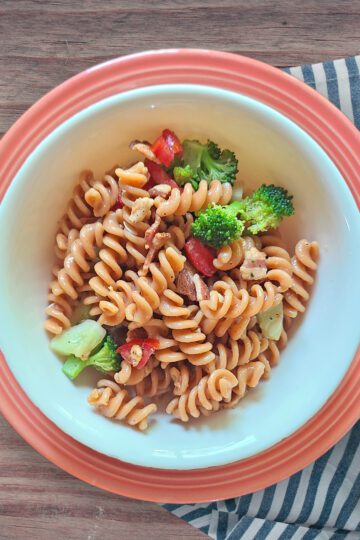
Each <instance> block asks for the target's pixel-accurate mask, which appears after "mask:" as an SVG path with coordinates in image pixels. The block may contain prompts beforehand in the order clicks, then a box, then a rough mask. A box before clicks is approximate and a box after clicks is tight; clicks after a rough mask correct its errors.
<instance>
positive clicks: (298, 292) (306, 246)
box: [284, 240, 319, 319]
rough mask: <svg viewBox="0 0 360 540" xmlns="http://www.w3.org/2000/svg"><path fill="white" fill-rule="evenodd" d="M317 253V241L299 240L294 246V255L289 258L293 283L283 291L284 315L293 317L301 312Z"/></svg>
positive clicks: (315, 265) (303, 309) (306, 297)
mask: <svg viewBox="0 0 360 540" xmlns="http://www.w3.org/2000/svg"><path fill="white" fill-rule="evenodd" d="M318 255H319V246H318V243H317V242H311V243H310V242H308V241H307V240H300V241H299V242H298V243H297V244H296V247H295V255H294V256H293V257H292V259H291V265H292V268H293V285H292V287H290V289H289V290H288V291H287V292H286V293H285V296H284V299H285V302H284V315H286V316H288V317H291V318H292V319H293V318H295V317H296V316H297V315H298V313H303V312H304V311H305V309H306V303H307V301H308V299H309V293H308V291H307V289H306V287H307V286H311V285H312V284H313V283H314V277H313V274H314V272H315V270H316V268H317V263H316V260H317V258H318Z"/></svg>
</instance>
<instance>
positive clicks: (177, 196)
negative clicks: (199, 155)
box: [157, 180, 232, 218]
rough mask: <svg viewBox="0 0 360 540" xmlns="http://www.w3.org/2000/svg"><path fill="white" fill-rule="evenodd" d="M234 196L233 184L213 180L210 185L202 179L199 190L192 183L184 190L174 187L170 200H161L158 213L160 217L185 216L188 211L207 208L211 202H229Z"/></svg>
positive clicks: (186, 185)
mask: <svg viewBox="0 0 360 540" xmlns="http://www.w3.org/2000/svg"><path fill="white" fill-rule="evenodd" d="M231 197H232V187H231V184H227V183H225V184H221V182H219V180H213V181H212V182H211V183H210V185H208V183H207V182H206V180H201V182H200V183H199V187H198V189H197V191H195V190H194V188H193V187H192V185H191V184H190V183H187V184H185V186H184V189H183V191H182V192H181V191H180V189H177V188H174V189H172V190H171V194H170V197H169V198H168V200H163V201H161V202H160V204H159V206H158V209H157V213H158V215H159V216H160V217H162V218H163V217H167V216H172V215H175V216H183V215H184V214H186V213H187V212H197V211H199V210H201V209H202V208H207V207H208V206H209V204H211V203H218V204H227V203H228V202H229V201H230V199H231Z"/></svg>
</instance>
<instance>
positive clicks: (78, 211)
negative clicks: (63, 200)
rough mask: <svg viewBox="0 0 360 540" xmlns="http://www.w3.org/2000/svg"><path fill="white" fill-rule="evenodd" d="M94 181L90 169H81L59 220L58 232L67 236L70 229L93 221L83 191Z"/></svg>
mask: <svg viewBox="0 0 360 540" xmlns="http://www.w3.org/2000/svg"><path fill="white" fill-rule="evenodd" d="M94 182H95V179H94V175H93V173H92V171H83V172H82V173H81V174H80V178H79V183H78V185H77V186H76V187H75V189H74V191H73V196H72V198H71V200H70V203H69V205H68V207H67V210H66V212H65V214H64V215H63V217H62V218H61V219H60V221H59V226H58V233H62V234H64V235H65V236H66V237H67V236H68V235H69V233H70V230H71V229H77V230H78V231H79V230H80V229H81V227H82V226H83V225H84V224H85V223H88V222H91V221H95V218H94V217H93V214H92V211H91V208H89V206H88V205H87V203H86V201H85V193H86V192H87V191H88V189H90V188H91V186H92V185H93V184H94Z"/></svg>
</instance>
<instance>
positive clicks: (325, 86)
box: [164, 56, 360, 540]
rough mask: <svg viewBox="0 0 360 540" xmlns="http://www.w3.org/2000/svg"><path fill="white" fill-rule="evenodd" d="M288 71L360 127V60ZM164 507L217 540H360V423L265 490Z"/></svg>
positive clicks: (336, 61) (296, 68) (328, 63)
mask: <svg viewBox="0 0 360 540" xmlns="http://www.w3.org/2000/svg"><path fill="white" fill-rule="evenodd" d="M285 71H287V72H288V73H290V74H291V75H294V76H295V77H297V78H298V79H300V80H302V81H304V82H305V83H306V84H309V85H310V86H311V87H312V88H315V89H316V90H317V91H318V92H320V93H321V94H322V95H323V96H325V97H326V98H328V99H329V100H330V101H331V102H332V103H334V105H336V106H337V107H338V108H339V109H341V110H342V111H343V113H345V114H346V116H348V118H350V120H351V121H352V122H354V123H355V125H356V126H357V127H358V128H360V75H359V73H360V56H356V57H353V58H346V59H341V60H335V61H334V62H324V63H322V64H314V65H305V66H302V67H295V68H288V69H286V70H285ZM164 507H165V508H166V509H167V510H170V511H171V512H172V513H174V514H175V515H176V516H178V517H180V518H182V519H185V520H186V521H187V522H188V523H190V524H191V525H193V526H194V527H197V528H198V529H200V530H201V531H203V532H204V533H206V534H208V535H209V536H210V537H211V538H214V539H216V540H239V539H242V540H253V539H255V540H265V539H267V540H290V539H291V540H300V539H304V540H310V539H316V540H327V539H330V538H331V539H334V540H340V539H344V538H346V539H349V540H350V539H351V540H352V539H354V540H355V539H358V540H360V422H358V424H357V425H356V426H355V427H353V429H352V430H351V431H350V432H349V433H348V434H347V435H346V436H345V437H344V438H343V439H342V440H341V441H340V442H339V443H338V444H337V445H335V446H334V448H332V449H331V450H329V451H328V452H327V453H326V454H325V455H323V456H322V457H320V458H319V459H318V460H317V461H315V463H313V464H311V465H310V466H309V467H307V468H306V469H304V470H303V471H300V472H298V473H297V474H294V476H291V477H290V478H288V479H287V480H284V481H283V482H280V483H279V484H275V485H273V486H270V487H268V488H266V489H264V490H263V491H257V492H256V493H252V494H250V495H245V496H243V497H238V498H236V499H229V500H226V501H220V502H214V503H210V504H209V503H204V504H186V505H181V504H178V505H177V504H166V505H164Z"/></svg>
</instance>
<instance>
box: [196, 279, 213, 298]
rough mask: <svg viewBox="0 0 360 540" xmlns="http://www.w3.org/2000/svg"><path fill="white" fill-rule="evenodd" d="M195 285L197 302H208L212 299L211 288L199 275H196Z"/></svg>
mask: <svg viewBox="0 0 360 540" xmlns="http://www.w3.org/2000/svg"><path fill="white" fill-rule="evenodd" d="M194 284H195V290H196V300H197V301H198V302H201V300H208V299H209V298H210V292H209V288H208V286H207V285H206V283H205V282H204V281H203V280H202V279H201V277H200V276H199V274H195V276H194Z"/></svg>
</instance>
